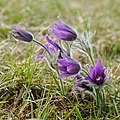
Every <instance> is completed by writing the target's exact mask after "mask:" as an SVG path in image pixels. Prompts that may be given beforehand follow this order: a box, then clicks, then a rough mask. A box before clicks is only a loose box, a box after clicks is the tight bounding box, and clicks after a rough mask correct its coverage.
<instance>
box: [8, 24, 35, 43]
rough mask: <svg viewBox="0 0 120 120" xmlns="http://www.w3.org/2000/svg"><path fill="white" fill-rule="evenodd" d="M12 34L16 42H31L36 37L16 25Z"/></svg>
mask: <svg viewBox="0 0 120 120" xmlns="http://www.w3.org/2000/svg"><path fill="white" fill-rule="evenodd" d="M10 33H11V34H12V35H13V38H14V39H15V40H20V41H24V42H31V41H32V40H33V39H34V36H33V34H32V33H30V32H29V31H26V30H23V29H21V28H20V27H19V26H18V25H16V26H15V27H14V28H13V29H12V30H11V31H10Z"/></svg>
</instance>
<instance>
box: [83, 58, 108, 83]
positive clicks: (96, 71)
mask: <svg viewBox="0 0 120 120" xmlns="http://www.w3.org/2000/svg"><path fill="white" fill-rule="evenodd" d="M108 78H109V75H107V74H106V68H105V67H104V66H103V65H102V61H101V60H100V59H99V60H98V62H97V64H96V66H95V67H93V66H91V67H90V75H89V76H87V77H85V80H89V81H90V82H91V83H93V84H96V85H103V84H104V83H105V81H106V80H107V79H108Z"/></svg>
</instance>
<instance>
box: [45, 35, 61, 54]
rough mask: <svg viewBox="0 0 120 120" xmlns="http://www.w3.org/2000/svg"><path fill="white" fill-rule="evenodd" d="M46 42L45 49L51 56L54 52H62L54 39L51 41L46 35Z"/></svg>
mask: <svg viewBox="0 0 120 120" xmlns="http://www.w3.org/2000/svg"><path fill="white" fill-rule="evenodd" d="M46 40H47V43H45V44H44V45H45V47H46V48H47V49H48V51H49V52H50V53H51V54H52V53H54V52H55V51H56V50H57V51H58V50H59V51H60V52H62V49H61V47H60V46H59V45H58V43H57V42H56V41H55V39H53V40H52V39H51V38H50V37H49V36H48V34H47V35H46Z"/></svg>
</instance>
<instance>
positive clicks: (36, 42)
mask: <svg viewBox="0 0 120 120" xmlns="http://www.w3.org/2000/svg"><path fill="white" fill-rule="evenodd" d="M33 42H35V43H37V44H38V45H40V46H41V47H43V48H44V49H45V50H46V51H47V53H48V54H49V56H50V57H52V56H51V54H50V52H49V51H48V50H47V48H46V47H45V46H44V45H43V44H42V43H40V42H39V41H37V40H35V39H33Z"/></svg>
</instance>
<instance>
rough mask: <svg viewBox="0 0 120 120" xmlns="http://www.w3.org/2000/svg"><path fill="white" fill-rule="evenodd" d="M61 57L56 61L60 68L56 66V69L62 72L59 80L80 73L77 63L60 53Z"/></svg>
mask: <svg viewBox="0 0 120 120" xmlns="http://www.w3.org/2000/svg"><path fill="white" fill-rule="evenodd" d="M61 57H62V58H59V59H58V60H57V62H58V63H59V64H60V66H57V69H58V70H60V71H62V74H61V75H60V76H59V78H60V79H61V78H65V77H69V76H72V75H76V74H77V73H78V72H79V71H80V65H79V63H78V62H77V61H75V60H73V59H72V58H70V57H68V56H66V55H65V54H64V53H61Z"/></svg>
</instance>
